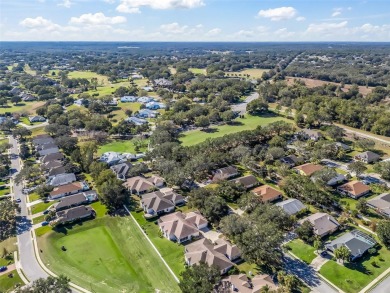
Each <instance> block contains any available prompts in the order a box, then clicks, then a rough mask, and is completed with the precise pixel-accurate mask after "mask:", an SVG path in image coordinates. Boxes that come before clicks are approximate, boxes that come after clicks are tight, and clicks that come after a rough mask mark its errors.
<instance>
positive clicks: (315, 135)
mask: <svg viewBox="0 0 390 293" xmlns="http://www.w3.org/2000/svg"><path fill="white" fill-rule="evenodd" d="M298 135H300V136H301V137H303V138H304V139H311V140H314V141H317V140H319V139H320V138H322V134H321V132H319V131H317V130H312V129H302V130H301V131H300V132H299V133H298Z"/></svg>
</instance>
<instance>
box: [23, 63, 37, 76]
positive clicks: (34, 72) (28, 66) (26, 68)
mask: <svg viewBox="0 0 390 293" xmlns="http://www.w3.org/2000/svg"><path fill="white" fill-rule="evenodd" d="M23 70H24V72H26V73H27V74H30V75H37V72H36V71H35V70H32V69H31V67H30V65H28V64H25V65H24V68H23Z"/></svg>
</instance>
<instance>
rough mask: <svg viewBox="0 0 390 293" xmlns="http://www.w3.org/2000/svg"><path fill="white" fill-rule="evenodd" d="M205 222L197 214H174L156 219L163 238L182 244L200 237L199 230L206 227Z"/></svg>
mask: <svg viewBox="0 0 390 293" xmlns="http://www.w3.org/2000/svg"><path fill="white" fill-rule="evenodd" d="M207 225H208V222H207V220H206V219H205V218H204V217H203V216H202V215H201V214H200V213H199V212H197V211H196V212H190V213H187V214H183V213H182V212H176V213H173V214H169V215H166V216H162V217H160V219H158V226H159V227H160V230H161V232H162V233H163V235H164V237H165V238H167V239H169V240H171V241H176V242H177V243H182V242H185V241H189V240H191V239H192V238H195V237H199V236H200V229H203V228H205V227H207Z"/></svg>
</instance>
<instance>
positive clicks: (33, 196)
mask: <svg viewBox="0 0 390 293" xmlns="http://www.w3.org/2000/svg"><path fill="white" fill-rule="evenodd" d="M40 198H41V197H40V196H39V194H37V193H35V192H33V193H31V194H29V195H28V200H29V201H30V202H32V201H36V200H38V199H40Z"/></svg>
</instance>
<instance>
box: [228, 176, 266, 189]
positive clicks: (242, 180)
mask: <svg viewBox="0 0 390 293" xmlns="http://www.w3.org/2000/svg"><path fill="white" fill-rule="evenodd" d="M232 181H233V182H235V183H236V184H241V185H242V186H244V187H245V188H246V189H250V188H252V187H255V186H257V185H259V184H260V182H259V180H257V178H256V177H255V176H253V175H247V176H243V177H239V178H237V179H233V180H232Z"/></svg>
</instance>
